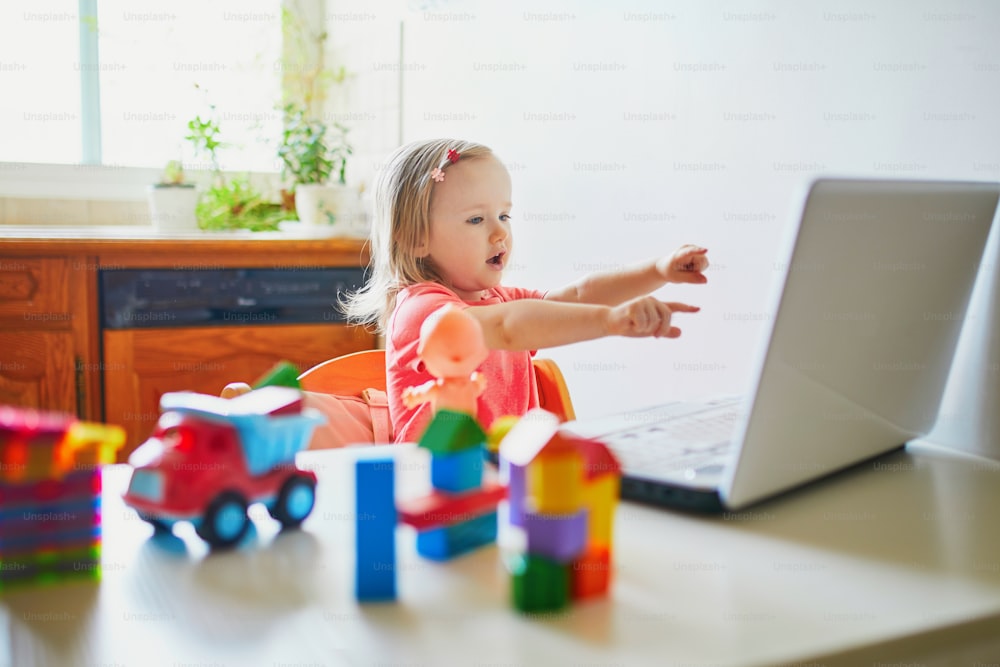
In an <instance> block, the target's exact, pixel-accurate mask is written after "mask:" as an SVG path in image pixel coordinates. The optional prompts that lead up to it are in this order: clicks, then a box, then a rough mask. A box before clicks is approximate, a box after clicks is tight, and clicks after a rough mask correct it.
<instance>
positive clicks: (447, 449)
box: [418, 410, 486, 456]
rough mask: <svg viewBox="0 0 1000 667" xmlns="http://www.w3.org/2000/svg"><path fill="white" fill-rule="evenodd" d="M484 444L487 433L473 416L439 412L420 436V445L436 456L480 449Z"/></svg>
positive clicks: (464, 413)
mask: <svg viewBox="0 0 1000 667" xmlns="http://www.w3.org/2000/svg"><path fill="white" fill-rule="evenodd" d="M484 442H486V433H485V432H483V429H482V427H481V426H480V425H479V422H478V421H476V419H475V418H474V417H473V416H472V415H470V414H468V413H466V412H455V411H452V410H438V411H437V412H436V413H435V414H434V417H432V418H431V421H430V423H429V424H428V425H427V428H426V429H425V430H424V433H423V435H421V436H420V442H419V443H418V444H419V445H420V446H421V447H424V448H426V449H428V450H430V452H431V454H432V455H435V456H436V455H439V454H452V453H455V452H460V451H463V450H466V449H472V448H474V447H479V446H480V445H482V444H483V443H484Z"/></svg>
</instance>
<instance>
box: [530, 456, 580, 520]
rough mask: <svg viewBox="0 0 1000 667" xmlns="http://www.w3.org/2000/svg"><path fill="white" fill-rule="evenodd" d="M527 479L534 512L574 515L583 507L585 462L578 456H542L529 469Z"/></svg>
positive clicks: (531, 508)
mask: <svg viewBox="0 0 1000 667" xmlns="http://www.w3.org/2000/svg"><path fill="white" fill-rule="evenodd" d="M527 478H528V479H527V481H528V484H527V487H528V494H527V496H528V497H527V505H528V509H530V510H531V511H532V512H537V513H539V514H575V513H576V512H579V511H580V509H581V508H582V507H583V458H582V457H581V456H580V454H578V453H577V452H575V451H572V450H560V451H558V452H553V453H552V454H546V453H545V452H543V453H542V454H541V455H539V456H538V457H537V458H536V459H535V460H534V461H532V462H531V464H530V465H529V466H528V470H527Z"/></svg>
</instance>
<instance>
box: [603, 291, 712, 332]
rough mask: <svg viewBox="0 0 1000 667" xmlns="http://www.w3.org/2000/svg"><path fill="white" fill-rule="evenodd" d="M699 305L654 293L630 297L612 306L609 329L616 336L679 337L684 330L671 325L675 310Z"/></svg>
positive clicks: (684, 310) (693, 310)
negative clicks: (661, 296) (669, 298)
mask: <svg viewBox="0 0 1000 667" xmlns="http://www.w3.org/2000/svg"><path fill="white" fill-rule="evenodd" d="M699 310H701V309H700V308H699V307H698V306H689V305H687V304H686V303H676V302H669V303H668V302H663V301H658V300H656V299H654V298H653V297H651V296H641V297H639V298H638V299H632V300H631V301H626V302H625V303H623V304H622V305H620V306H615V307H614V308H612V309H611V316H610V322H609V330H610V331H609V332H610V334H611V335H613V336H629V337H632V338H643V337H647V336H653V337H656V338H677V337H678V336H680V335H681V330H680V329H678V328H677V327H675V326H671V324H670V319H671V317H672V316H673V314H674V313H697V312H698V311H699Z"/></svg>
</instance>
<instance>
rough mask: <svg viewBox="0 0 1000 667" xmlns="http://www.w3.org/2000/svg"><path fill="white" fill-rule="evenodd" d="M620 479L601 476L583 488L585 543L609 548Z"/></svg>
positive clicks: (611, 476)
mask: <svg viewBox="0 0 1000 667" xmlns="http://www.w3.org/2000/svg"><path fill="white" fill-rule="evenodd" d="M620 487H621V478H620V477H618V476H617V475H603V476H601V477H598V478H595V479H594V480H592V481H590V482H589V483H587V484H585V485H584V487H583V506H584V507H586V508H587V536H588V537H587V543H588V544H590V545H601V546H604V547H608V548H610V547H611V542H612V539H613V523H614V517H615V507H617V505H618V495H619V489H620Z"/></svg>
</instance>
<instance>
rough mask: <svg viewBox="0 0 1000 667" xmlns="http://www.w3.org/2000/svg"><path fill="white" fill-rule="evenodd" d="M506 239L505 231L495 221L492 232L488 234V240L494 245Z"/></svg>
mask: <svg viewBox="0 0 1000 667" xmlns="http://www.w3.org/2000/svg"><path fill="white" fill-rule="evenodd" d="M506 238H507V230H506V229H505V228H504V226H503V225H502V224H501V223H500V222H499V221H497V222H496V223H494V225H493V231H492V233H491V234H490V240H491V241H492V242H494V243H496V242H498V241H503V240H504V239H506Z"/></svg>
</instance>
